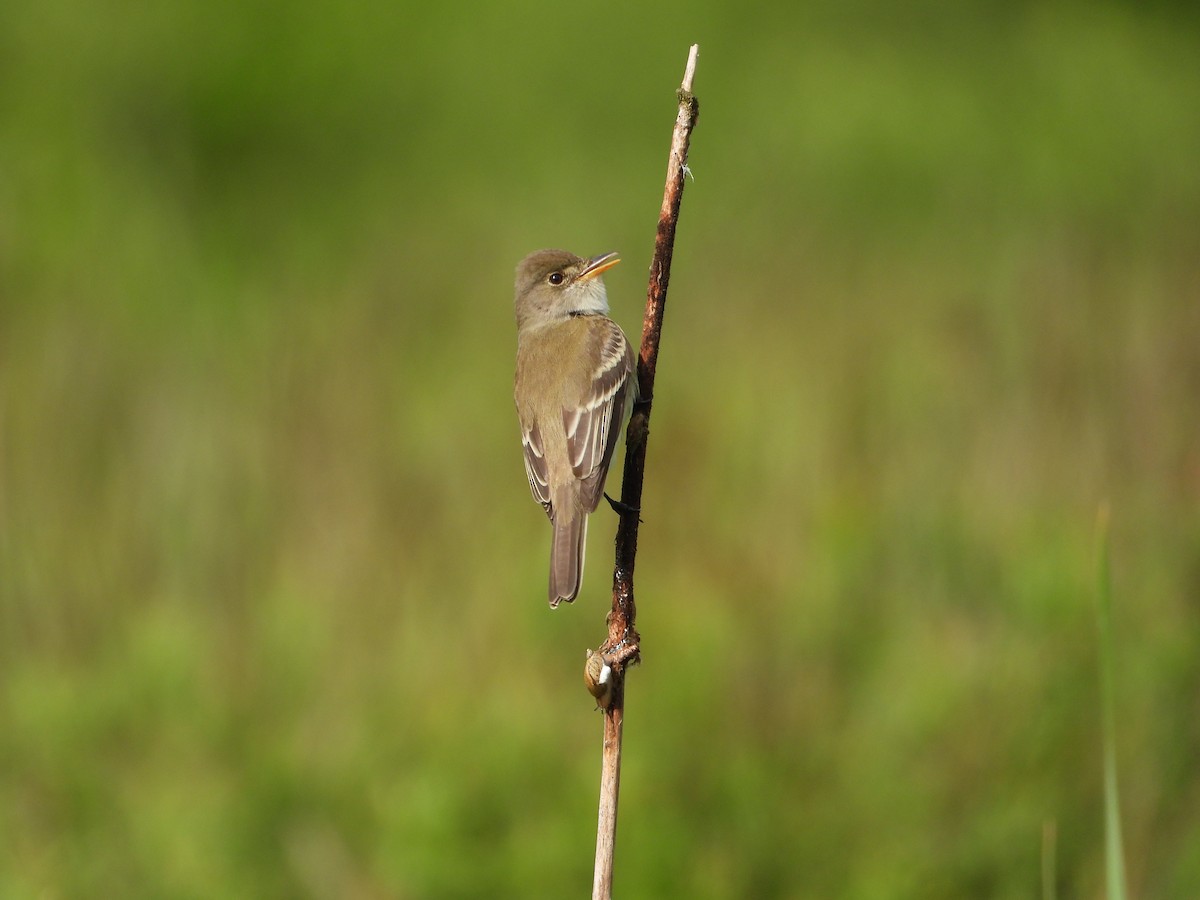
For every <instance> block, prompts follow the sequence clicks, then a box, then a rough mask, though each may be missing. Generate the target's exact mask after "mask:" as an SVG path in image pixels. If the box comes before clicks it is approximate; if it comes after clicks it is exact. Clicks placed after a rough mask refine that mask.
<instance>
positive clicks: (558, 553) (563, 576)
mask: <svg viewBox="0 0 1200 900" xmlns="http://www.w3.org/2000/svg"><path fill="white" fill-rule="evenodd" d="M578 493H579V492H578V488H577V487H575V486H574V485H572V486H570V487H568V488H565V489H563V490H562V491H561V492H560V493H559V495H558V496H556V497H555V498H554V506H553V509H554V519H553V524H554V537H553V538H552V539H551V542H550V607H551V609H553V608H554V607H556V606H558V604H559V603H561V602H562V601H564V600H565V601H567V602H568V603H570V602H571V601H572V600H574V599H575V596H576V595H577V594H578V593H579V585H580V583H581V582H582V581H583V557H584V550H585V549H586V543H587V513H585V512H584V511H583V509H582V508H581V507H580V505H579V496H578Z"/></svg>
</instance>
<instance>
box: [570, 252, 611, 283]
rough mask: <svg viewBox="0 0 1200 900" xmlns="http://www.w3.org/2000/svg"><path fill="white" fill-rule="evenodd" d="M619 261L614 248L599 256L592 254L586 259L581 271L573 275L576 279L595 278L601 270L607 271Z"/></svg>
mask: <svg viewBox="0 0 1200 900" xmlns="http://www.w3.org/2000/svg"><path fill="white" fill-rule="evenodd" d="M620 261H621V257H620V256H618V255H617V251H616V250H614V251H612V252H611V253H604V254H601V255H600V256H593V257H592V258H591V259H589V260H588V261H587V265H586V266H584V267H583V271H582V272H580V273H579V274H578V275H577V276H575V280H576V281H587V280H588V279H589V278H595V277H596V276H597V275H599V274H600V273H601V272H604V271H607V270H608V269H611V268H612V267H613V266H615V265H616V264H617V263H619V262H620Z"/></svg>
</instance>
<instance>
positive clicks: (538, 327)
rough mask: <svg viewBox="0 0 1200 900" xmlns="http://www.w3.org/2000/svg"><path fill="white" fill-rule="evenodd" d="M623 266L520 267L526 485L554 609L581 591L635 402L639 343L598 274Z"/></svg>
mask: <svg viewBox="0 0 1200 900" xmlns="http://www.w3.org/2000/svg"><path fill="white" fill-rule="evenodd" d="M618 262H620V257H619V256H618V254H617V253H615V252H612V253H602V254H600V255H599V256H592V257H581V256H576V255H575V254H574V253H570V252H568V251H566V250H538V251H536V252H534V253H531V254H529V255H528V256H526V257H525V258H524V259H523V260H521V262H520V264H519V265H518V266H517V271H516V283H515V300H514V311H515V313H516V320H517V364H516V376H515V378H514V385H513V399H514V401H515V403H516V407H517V418H518V421H519V422H520V426H521V446H522V450H523V453H524V460H525V474H526V475H527V476H528V478H529V489H530V491H531V492H532V494H533V498H534V499H535V500H537V501H538V502H539V503H541V505H542V508H543V509H544V510H545V511H546V515H547V516H548V517H549V518H550V523H551V525H552V526H553V536H552V538H551V545H550V584H549V600H550V607H551V608H552V609H553V608H554V607H557V606H558V605H559V604H560V603H562V602H563V601H566V602H567V603H570V602H572V601H573V600H574V599H575V597H576V596H577V595H578V594H579V588H580V585H581V583H582V580H583V564H584V555H585V553H584V551H585V543H586V538H587V517H588V515H589V514H590V513H592V512H593V511H594V510H595V509H596V507H597V506H598V505H599V502H600V498H601V497H602V496H603V495H604V480H605V478H606V476H607V475H608V467H609V464H610V463H611V462H612V457H613V451H614V450H615V449H616V445H617V438H618V435H619V433H620V431H621V428H622V426H623V424H624V422H625V418H626V416H627V414H628V413H629V412H630V411H631V410H632V407H633V404H634V402H636V400H637V378H636V377H635V375H634V371H635V368H634V367H635V358H634V351H633V347H632V345H630V343H629V340H628V339H627V338H626V337H625V333H624V332H623V331H621V328H620V326H619V325H617V323H616V322H614V321H613V320H612V319H610V318H609V317H608V296H607V292H606V291H605V288H604V281H603V280H602V279H601V277H600V276H601V273H603V272H605V271H607V270H608V269H610V268H612V267H613V266H615V265H616V264H617V263H618Z"/></svg>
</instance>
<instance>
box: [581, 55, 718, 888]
mask: <svg viewBox="0 0 1200 900" xmlns="http://www.w3.org/2000/svg"><path fill="white" fill-rule="evenodd" d="M699 51H700V47H699V45H698V44H693V45H692V47H691V50H690V51H689V52H688V60H687V68H686V69H685V70H684V74H683V82H682V84H681V85H680V88H679V115H678V116H677V117H676V119H675V131H674V133H673V134H672V136H671V155H670V157H669V159H668V160H667V183H666V188H665V190H664V192H663V202H662V209H661V210H660V212H659V214H658V232H657V234H656V236H655V239H654V259H653V261H652V262H651V264H650V285H649V288H648V290H647V294H646V314H645V317H644V319H643V320H642V345H641V352H640V354H639V357H638V393H639V397H640V399H639V401H638V403H637V405H636V406H635V407H634V410H633V416H632V418H631V419H630V421H629V430H628V431H627V432H626V435H625V472H624V476H623V478H622V481H621V504H622V505H623V508H622V510H621V523H620V525H619V526H618V527H617V551H616V566H615V567H614V569H613V600H612V611H611V612H610V613H609V614H608V638H607V640H605V642H604V643H603V644H602V645H601V647H600V649H599V650H597V651H596V656H598V657H599V663H600V664H599V665H597V661H596V660H595V658H594V657H589V659H588V664H589V665H588V668H587V669H586V670H585V672H586V674H587V677H588V680H589V688H591V689H592V693H593V695H594V696H595V697H596V698H597V700H598V701H599V702H600V704H601V705H602V706H603V707H604V754H603V761H602V764H601V770H600V816H599V822H598V824H597V829H596V869H595V874H594V877H593V880H592V898H593V900H608V898H610V897H611V896H612V873H613V846H614V844H615V842H616V835H617V795H618V793H619V791H620V786H621V730H622V723H623V721H624V712H625V669H626V667H627V666H630V665H633V664H634V663H636V662H638V660H639V654H640V650H641V648H640V637H639V635H638V633H637V629H636V628H635V627H634V620H635V618H636V617H637V607H636V606H635V604H634V601H633V565H634V561H635V558H636V556H637V536H638V510H639V509H640V507H641V505H642V478H643V475H644V474H645V469H646V442H647V439H648V438H649V434H650V430H649V423H650V408H651V404H652V401H653V398H654V373H655V369H656V367H657V365H658V342H659V336H660V334H661V333H662V322H663V312H664V310H665V308H666V305H667V282H668V281H669V280H670V277H671V254H672V252H673V250H674V248H675V224H676V222H678V220H679V203H680V201H681V200H682V199H683V186H684V179H685V177H686V173H687V155H688V145H689V143H690V142H691V137H692V129H693V128H694V127H695V125H696V119H697V118H698V117H699V115H700V104H699V102H698V101H697V100H696V98H695V97H694V96H693V95H692V80H693V79H694V77H695V74H696V57H697V55H698V54H699Z"/></svg>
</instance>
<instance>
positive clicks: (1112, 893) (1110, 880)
mask: <svg viewBox="0 0 1200 900" xmlns="http://www.w3.org/2000/svg"><path fill="white" fill-rule="evenodd" d="M1097 531H1098V544H1099V552H1098V553H1097V571H1096V595H1097V601H1098V602H1097V611H1096V615H1097V621H1098V624H1099V628H1100V705H1101V714H1102V717H1103V723H1102V724H1103V744H1104V868H1105V875H1106V878H1105V880H1106V882H1107V885H1108V888H1107V896H1108V898H1109V900H1126V897H1127V896H1128V895H1127V892H1126V889H1125V851H1124V849H1123V842H1122V839H1121V799H1120V795H1119V793H1118V790H1117V739H1116V732H1117V725H1116V712H1115V705H1116V703H1115V699H1114V695H1115V686H1114V685H1115V675H1114V672H1113V670H1114V668H1115V666H1114V662H1113V658H1114V655H1115V654H1114V652H1113V625H1112V572H1111V568H1110V563H1109V510H1108V506H1107V505H1105V506H1102V507H1101V508H1100V512H1099V515H1098V516H1097Z"/></svg>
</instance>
